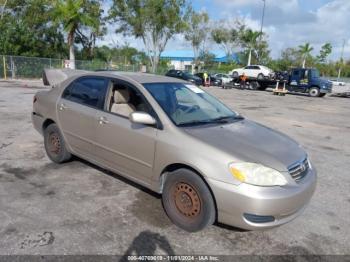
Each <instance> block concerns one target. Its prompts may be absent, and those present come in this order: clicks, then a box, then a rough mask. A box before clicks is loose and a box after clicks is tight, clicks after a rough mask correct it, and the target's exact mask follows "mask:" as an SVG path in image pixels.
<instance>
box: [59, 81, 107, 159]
mask: <svg viewBox="0 0 350 262" xmlns="http://www.w3.org/2000/svg"><path fill="white" fill-rule="evenodd" d="M106 90H107V81H106V79H105V78H102V77H90V76H89V77H81V78H78V79H76V80H75V81H73V82H72V83H71V84H70V85H69V86H68V87H67V88H66V89H65V90H64V91H63V94H62V97H61V99H60V100H59V101H58V103H57V112H58V119H59V126H60V129H61V131H62V132H63V135H64V137H65V140H66V141H67V142H68V144H69V145H70V146H71V148H72V149H73V151H74V153H77V154H80V155H82V156H87V157H91V156H93V155H94V152H95V146H94V141H95V139H96V127H97V118H96V113H97V110H99V109H101V108H102V107H103V103H104V97H105V93H106Z"/></svg>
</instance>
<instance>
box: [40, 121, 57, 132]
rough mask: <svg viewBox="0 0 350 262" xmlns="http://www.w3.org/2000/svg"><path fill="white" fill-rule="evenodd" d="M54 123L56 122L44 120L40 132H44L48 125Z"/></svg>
mask: <svg viewBox="0 0 350 262" xmlns="http://www.w3.org/2000/svg"><path fill="white" fill-rule="evenodd" d="M55 123H56V122H55V121H53V120H52V119H51V118H47V119H45V121H44V122H43V125H42V130H43V131H44V130H45V129H46V128H47V127H48V126H49V125H51V124H55Z"/></svg>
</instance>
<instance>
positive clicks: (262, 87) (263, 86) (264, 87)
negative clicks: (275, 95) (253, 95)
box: [258, 84, 268, 91]
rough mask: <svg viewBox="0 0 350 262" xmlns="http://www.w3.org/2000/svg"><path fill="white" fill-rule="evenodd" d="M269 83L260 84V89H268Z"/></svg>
mask: <svg viewBox="0 0 350 262" xmlns="http://www.w3.org/2000/svg"><path fill="white" fill-rule="evenodd" d="M267 87H268V85H266V84H260V86H259V87H258V90H260V91H265V90H266V89H267Z"/></svg>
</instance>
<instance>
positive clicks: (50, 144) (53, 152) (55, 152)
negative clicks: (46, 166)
mask: <svg viewBox="0 0 350 262" xmlns="http://www.w3.org/2000/svg"><path fill="white" fill-rule="evenodd" d="M44 145H45V150H46V154H47V156H48V157H49V158H50V159H51V161H52V162H55V163H57V164H61V163H64V162H67V161H69V160H70V159H71V158H72V154H71V153H69V152H68V150H67V148H66V143H65V141H64V139H63V136H62V134H61V132H60V130H59V128H58V126H57V125H56V124H51V125H49V126H48V127H47V128H46V129H45V130H44Z"/></svg>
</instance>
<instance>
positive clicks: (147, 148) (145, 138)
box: [96, 80, 157, 184]
mask: <svg viewBox="0 0 350 262" xmlns="http://www.w3.org/2000/svg"><path fill="white" fill-rule="evenodd" d="M111 81H112V82H111V84H109V86H110V90H109V91H108V93H109V94H110V95H111V96H112V94H113V91H114V90H115V89H116V88H122V89H124V88H126V89H128V90H129V91H130V92H131V93H130V103H131V104H132V105H133V106H134V107H135V108H136V110H137V111H144V112H148V113H150V114H152V115H153V112H152V109H151V108H150V105H149V103H148V102H147V101H146V99H145V98H144V96H143V95H142V93H141V92H140V91H139V90H138V89H137V88H136V87H135V86H133V85H131V84H129V83H128V82H125V81H121V80H111ZM108 100H109V99H106V101H108ZM109 107H110V106H109V105H106V106H105V108H104V111H99V112H98V114H97V117H98V119H99V120H100V121H99V124H98V126H97V140H96V142H97V143H96V146H97V148H96V152H97V155H98V157H99V161H100V162H102V163H104V165H106V166H108V167H111V168H112V169H114V170H116V171H118V172H120V173H121V174H123V175H125V176H129V177H130V178H134V179H137V180H138V181H139V182H143V183H146V184H148V183H149V180H150V179H151V176H152V174H153V164H154V154H155V147H156V135H157V128H156V127H153V126H146V125H141V124H134V123H132V122H131V121H130V120H129V118H128V117H125V116H123V115H119V114H117V113H112V112H110V110H109Z"/></svg>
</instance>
